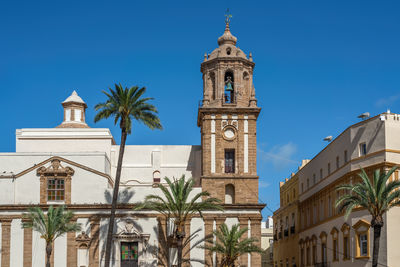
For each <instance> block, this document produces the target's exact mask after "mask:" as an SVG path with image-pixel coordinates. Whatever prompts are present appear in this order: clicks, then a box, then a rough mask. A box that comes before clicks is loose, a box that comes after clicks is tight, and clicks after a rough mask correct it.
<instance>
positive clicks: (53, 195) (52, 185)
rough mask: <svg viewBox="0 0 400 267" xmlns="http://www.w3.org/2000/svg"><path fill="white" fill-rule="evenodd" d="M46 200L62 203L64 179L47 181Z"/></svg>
mask: <svg viewBox="0 0 400 267" xmlns="http://www.w3.org/2000/svg"><path fill="white" fill-rule="evenodd" d="M47 200H48V201H64V179H48V180H47Z"/></svg>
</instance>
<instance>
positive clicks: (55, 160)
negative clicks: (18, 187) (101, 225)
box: [3, 156, 114, 186]
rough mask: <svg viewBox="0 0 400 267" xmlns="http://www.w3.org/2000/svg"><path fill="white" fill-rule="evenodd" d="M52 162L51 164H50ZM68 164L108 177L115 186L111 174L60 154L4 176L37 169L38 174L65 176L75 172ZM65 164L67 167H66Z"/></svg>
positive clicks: (21, 174) (18, 174)
mask: <svg viewBox="0 0 400 267" xmlns="http://www.w3.org/2000/svg"><path fill="white" fill-rule="evenodd" d="M49 163H50V164H49ZM66 165H70V166H72V167H76V168H80V169H83V170H85V171H88V172H92V173H94V174H97V175H99V176H101V177H103V178H106V179H107V180H108V183H109V184H110V186H113V184H114V181H113V180H112V179H111V177H110V175H108V174H106V173H103V172H100V171H98V170H95V169H92V168H90V167H87V166H85V165H82V164H79V163H77V162H74V161H72V160H68V159H65V158H63V157H58V156H54V157H50V158H48V159H46V160H44V161H42V162H40V163H38V164H34V165H33V166H32V167H30V168H28V169H26V170H23V171H21V172H19V173H17V174H14V175H12V176H10V177H7V176H3V178H13V179H18V178H19V177H21V176H23V175H25V174H27V173H29V172H32V171H35V170H36V174H37V175H38V176H41V175H43V176H47V175H49V176H54V174H56V175H65V176H72V175H73V174H74V170H73V168H72V167H69V166H66ZM64 166H65V167H64Z"/></svg>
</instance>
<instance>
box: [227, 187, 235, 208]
mask: <svg viewBox="0 0 400 267" xmlns="http://www.w3.org/2000/svg"><path fill="white" fill-rule="evenodd" d="M233 203H235V187H234V186H233V184H227V185H226V186H225V204H233Z"/></svg>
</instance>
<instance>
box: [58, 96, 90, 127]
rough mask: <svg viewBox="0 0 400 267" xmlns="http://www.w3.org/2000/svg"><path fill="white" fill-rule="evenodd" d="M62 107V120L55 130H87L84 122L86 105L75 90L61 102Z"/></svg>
mask: <svg viewBox="0 0 400 267" xmlns="http://www.w3.org/2000/svg"><path fill="white" fill-rule="evenodd" d="M62 106H63V107H64V120H63V122H62V123H61V124H60V125H58V126H57V128H89V126H88V125H87V124H86V122H85V110H86V108H87V105H86V103H85V102H84V101H83V100H82V98H81V97H80V96H79V95H78V94H77V93H76V91H75V90H74V91H73V92H72V94H71V95H70V96H69V97H68V98H67V99H65V101H64V102H62Z"/></svg>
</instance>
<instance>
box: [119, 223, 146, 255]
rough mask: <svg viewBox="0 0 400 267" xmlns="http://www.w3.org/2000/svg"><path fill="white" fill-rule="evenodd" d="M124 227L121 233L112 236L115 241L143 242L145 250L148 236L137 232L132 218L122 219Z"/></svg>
mask: <svg viewBox="0 0 400 267" xmlns="http://www.w3.org/2000/svg"><path fill="white" fill-rule="evenodd" d="M124 221H125V226H124V228H123V230H122V231H120V232H119V233H117V234H115V235H114V238H115V239H122V240H131V241H135V240H136V241H141V242H143V247H144V248H145V249H146V248H147V245H148V242H149V239H150V235H149V234H144V233H141V232H139V231H138V230H137V229H136V227H135V221H134V219H133V218H126V219H124Z"/></svg>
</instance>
